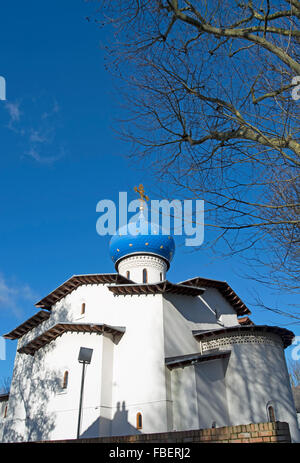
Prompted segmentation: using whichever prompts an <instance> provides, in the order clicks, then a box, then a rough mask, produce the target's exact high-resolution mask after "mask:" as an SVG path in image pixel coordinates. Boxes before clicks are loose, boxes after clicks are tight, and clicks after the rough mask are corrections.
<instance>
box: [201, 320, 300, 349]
mask: <svg viewBox="0 0 300 463" xmlns="http://www.w3.org/2000/svg"><path fill="white" fill-rule="evenodd" d="M257 331H258V332H262V333H273V334H277V335H278V336H279V337H280V338H281V340H282V342H283V346H284V348H286V347H288V346H290V345H291V344H292V342H293V339H294V337H295V335H294V333H293V332H292V331H289V330H287V329H285V328H280V327H279V326H268V325H239V326H230V327H228V328H221V329H217V330H212V331H199V330H196V331H193V335H194V337H195V338H196V339H197V340H198V341H206V340H208V338H210V337H212V336H218V335H219V334H228V333H235V332H236V333H247V332H248V333H252V332H257Z"/></svg>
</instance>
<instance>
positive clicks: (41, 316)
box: [3, 310, 50, 339]
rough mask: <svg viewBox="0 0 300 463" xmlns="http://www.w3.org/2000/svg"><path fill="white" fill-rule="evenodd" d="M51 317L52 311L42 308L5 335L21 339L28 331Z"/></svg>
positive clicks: (7, 337) (9, 337) (8, 337)
mask: <svg viewBox="0 0 300 463" xmlns="http://www.w3.org/2000/svg"><path fill="white" fill-rule="evenodd" d="M49 317H50V312H46V311H45V310H40V311H39V312H37V313H36V314H35V315H33V317H31V318H29V319H28V320H26V322H24V323H22V324H21V325H19V326H17V328H15V329H13V330H12V331H10V332H9V333H7V334H4V335H3V337H4V338H6V339H19V338H21V337H22V336H23V335H24V334H26V333H28V331H30V330H32V329H33V328H35V327H36V326H38V325H39V324H40V323H42V322H43V321H45V320H48V318H49Z"/></svg>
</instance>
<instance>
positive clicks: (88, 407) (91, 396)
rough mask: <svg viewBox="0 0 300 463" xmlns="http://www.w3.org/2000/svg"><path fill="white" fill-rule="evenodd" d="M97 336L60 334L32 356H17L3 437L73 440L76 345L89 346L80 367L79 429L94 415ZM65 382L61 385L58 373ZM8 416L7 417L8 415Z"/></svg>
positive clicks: (76, 402) (98, 363) (99, 337)
mask: <svg viewBox="0 0 300 463" xmlns="http://www.w3.org/2000/svg"><path fill="white" fill-rule="evenodd" d="M102 342H103V336H102V335H96V334H88V333H84V334H83V333H65V334H64V335H63V336H61V337H60V338H57V339H56V340H55V341H52V342H51V343H50V344H49V345H47V346H45V347H44V348H42V349H40V350H38V351H37V352H36V353H35V355H34V356H30V355H26V354H17V359H16V364H15V368H14V374H13V380H12V389H11V396H10V401H9V410H8V417H9V419H10V423H9V425H8V428H7V429H6V431H5V433H4V440H6V441H15V440H49V439H64V438H76V433H77V422H78V406H79V396H80V384H81V371H82V366H81V365H80V364H79V362H78V354H79V349H80V347H81V346H82V347H89V348H92V349H93V350H94V351H93V357H92V362H91V364H90V365H88V366H87V368H86V375H85V390H84V402H83V414H82V433H83V432H84V431H85V430H86V429H87V428H89V427H90V426H91V425H92V424H93V423H94V422H95V421H96V420H97V418H98V417H99V409H100V393H101V388H100V386H101V381H100V380H99V381H97V380H96V381H95V378H97V377H98V378H99V377H100V372H101V362H102ZM65 371H68V386H67V388H66V389H63V388H62V382H63V377H64V372H65ZM12 417H13V421H11V418H12Z"/></svg>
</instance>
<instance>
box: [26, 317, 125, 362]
mask: <svg viewBox="0 0 300 463" xmlns="http://www.w3.org/2000/svg"><path fill="white" fill-rule="evenodd" d="M67 332H74V333H97V334H103V333H104V332H106V333H111V334H113V335H114V336H116V335H120V336H121V335H123V334H124V333H125V328H124V327H120V326H110V325H105V324H93V323H72V322H66V323H57V324H56V325H53V326H52V327H51V328H49V330H47V331H45V332H44V333H42V334H41V335H40V336H38V337H36V338H34V339H33V340H32V341H30V342H28V343H27V344H25V345H24V346H23V347H20V349H18V352H20V353H21V354H29V355H34V354H35V352H36V351H37V350H38V349H40V348H41V347H44V346H45V345H46V344H49V343H50V342H51V341H53V340H54V339H56V338H58V337H59V336H61V335H62V334H64V333H67Z"/></svg>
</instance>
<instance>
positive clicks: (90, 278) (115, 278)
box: [35, 273, 130, 310]
mask: <svg viewBox="0 0 300 463" xmlns="http://www.w3.org/2000/svg"><path fill="white" fill-rule="evenodd" d="M128 281H130V280H128V279H127V278H125V277H123V276H122V275H119V274H118V273H99V274H97V273H96V274H91V275H73V276H72V277H71V278H69V279H68V280H67V281H65V282H64V283H63V284H62V285H60V286H59V287H58V288H56V289H55V290H54V291H52V292H51V293H50V294H48V296H46V297H44V298H43V299H41V300H40V301H39V302H37V303H36V304H35V306H36V307H41V308H43V309H48V310H51V306H52V305H53V304H55V303H56V302H58V301H59V300H60V299H62V298H63V297H65V296H67V294H69V293H71V292H72V291H73V290H74V289H77V288H78V287H79V286H81V285H94V284H95V285H97V284H108V283H128Z"/></svg>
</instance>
